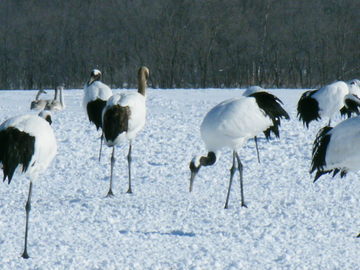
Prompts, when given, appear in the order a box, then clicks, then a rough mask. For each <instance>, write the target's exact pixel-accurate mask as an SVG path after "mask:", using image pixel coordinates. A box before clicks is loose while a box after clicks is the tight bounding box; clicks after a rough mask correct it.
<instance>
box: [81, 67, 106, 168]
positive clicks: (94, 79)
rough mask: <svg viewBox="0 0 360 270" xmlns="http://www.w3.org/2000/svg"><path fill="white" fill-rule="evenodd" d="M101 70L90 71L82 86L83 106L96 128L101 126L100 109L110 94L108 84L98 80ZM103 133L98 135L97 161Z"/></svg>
mask: <svg viewBox="0 0 360 270" xmlns="http://www.w3.org/2000/svg"><path fill="white" fill-rule="evenodd" d="M100 79H101V72H100V70H98V69H94V70H92V71H91V74H90V79H89V81H88V82H87V83H86V84H85V86H84V98H83V107H84V108H85V109H86V112H87V116H88V118H89V121H90V122H92V123H94V124H95V126H96V130H99V128H101V126H102V111H103V109H104V108H105V105H106V102H107V100H108V99H109V97H111V96H112V91H111V89H110V87H109V86H107V85H106V84H104V83H103V82H101V81H100ZM103 138H104V134H103V133H101V137H100V151H99V161H100V158H101V149H102V141H103Z"/></svg>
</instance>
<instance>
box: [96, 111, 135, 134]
mask: <svg viewBox="0 0 360 270" xmlns="http://www.w3.org/2000/svg"><path fill="white" fill-rule="evenodd" d="M130 115H131V112H130V108H129V106H124V107H122V106H120V105H114V106H112V107H110V108H109V109H107V111H106V112H105V114H104V123H103V132H104V135H105V138H106V140H107V141H114V140H115V139H116V137H117V136H118V135H119V134H121V133H122V132H127V131H128V125H129V118H130Z"/></svg>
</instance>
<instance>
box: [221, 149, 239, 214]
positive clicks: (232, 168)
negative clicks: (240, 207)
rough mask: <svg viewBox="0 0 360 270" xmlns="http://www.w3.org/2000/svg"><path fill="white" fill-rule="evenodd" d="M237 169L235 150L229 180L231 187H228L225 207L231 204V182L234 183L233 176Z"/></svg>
mask: <svg viewBox="0 0 360 270" xmlns="http://www.w3.org/2000/svg"><path fill="white" fill-rule="evenodd" d="M235 170H236V166H235V151H234V152H233V165H232V167H231V169H230V182H229V189H228V192H227V195H226V202H225V207H224V208H225V209H227V208H228V204H229V197H230V189H231V184H232V181H233V177H234V174H235Z"/></svg>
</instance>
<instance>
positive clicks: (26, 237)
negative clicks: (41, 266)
mask: <svg viewBox="0 0 360 270" xmlns="http://www.w3.org/2000/svg"><path fill="white" fill-rule="evenodd" d="M31 194H32V182H31V181H30V186H29V195H28V199H27V202H26V205H25V211H26V225H25V244H24V252H23V254H22V255H21V257H23V258H24V259H28V258H29V255H28V253H27V239H28V230H29V214H30V210H31Z"/></svg>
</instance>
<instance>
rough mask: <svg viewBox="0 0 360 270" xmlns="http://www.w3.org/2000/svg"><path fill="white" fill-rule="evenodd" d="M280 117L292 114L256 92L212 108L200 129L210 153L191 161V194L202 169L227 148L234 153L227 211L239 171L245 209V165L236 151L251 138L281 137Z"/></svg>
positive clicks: (212, 162)
mask: <svg viewBox="0 0 360 270" xmlns="http://www.w3.org/2000/svg"><path fill="white" fill-rule="evenodd" d="M281 118H285V119H289V115H288V114H287V112H286V111H285V110H284V109H283V108H282V107H281V101H280V100H279V99H278V98H277V97H275V96H274V95H272V94H270V93H267V92H255V93H253V94H250V95H249V96H247V97H241V98H233V99H229V100H225V101H223V102H221V103H220V104H218V105H216V106H215V107H214V108H212V109H211V110H210V111H209V112H208V113H207V114H206V116H205V118H204V120H203V121H202V124H201V127H200V132H201V138H202V139H203V141H204V142H205V145H206V148H207V150H208V154H207V156H196V157H194V158H193V159H192V160H191V162H190V166H189V167H190V171H191V177H190V192H191V191H192V188H193V182H194V179H195V176H196V175H197V173H198V172H199V170H200V168H201V167H202V166H210V165H213V164H214V163H215V162H216V159H217V156H218V154H219V151H220V150H221V149H222V148H224V147H228V148H230V149H232V150H233V157H232V159H233V164H232V167H231V169H230V182H229V188H228V192H227V197H226V202H225V208H228V202H229V196H230V190H231V185H232V181H233V176H234V174H235V170H236V168H237V169H238V170H239V174H240V191H241V206H245V207H246V204H245V200H244V191H243V175H242V172H243V165H242V163H241V161H240V157H239V155H238V152H237V151H238V149H239V148H240V147H241V146H243V145H244V144H245V143H246V141H247V140H248V139H249V138H252V137H254V136H256V135H258V134H259V133H261V132H264V133H265V135H266V137H269V136H270V134H271V132H273V133H274V134H279V126H280V119H281ZM235 160H236V161H237V164H235Z"/></svg>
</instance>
